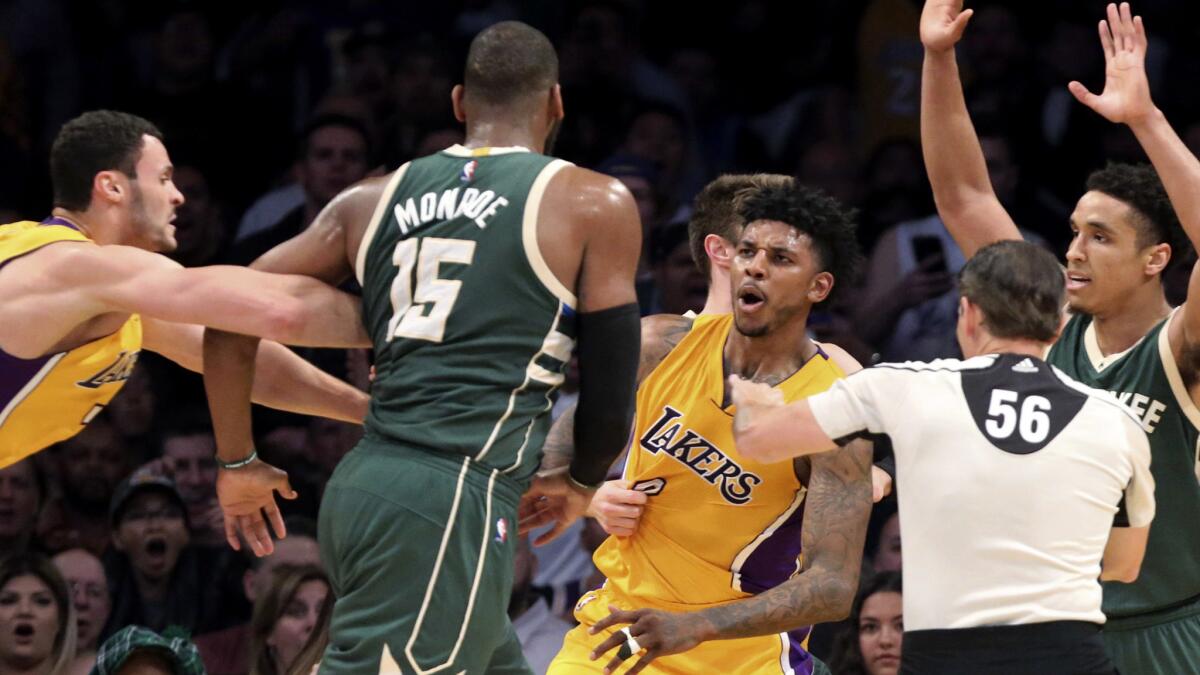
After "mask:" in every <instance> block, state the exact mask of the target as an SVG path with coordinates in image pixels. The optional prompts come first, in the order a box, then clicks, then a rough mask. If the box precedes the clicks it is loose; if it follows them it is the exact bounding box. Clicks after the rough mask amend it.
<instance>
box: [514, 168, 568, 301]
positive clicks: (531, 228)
mask: <svg viewBox="0 0 1200 675" xmlns="http://www.w3.org/2000/svg"><path fill="white" fill-rule="evenodd" d="M568 166H573V165H572V164H571V163H570V162H566V161H563V160H561V159H556V160H554V161H553V162H550V163H549V164H547V165H546V168H544V169H542V172H541V173H539V174H538V177H537V178H536V179H534V181H533V187H531V188H530V189H529V196H528V197H527V198H526V201H525V215H524V219H523V220H522V222H521V238H522V241H524V243H525V257H526V258H528V259H529V265H530V266H531V267H533V272H534V274H537V277H538V279H541V281H542V283H543V284H544V285H545V286H546V289H547V290H549V291H550V292H551V293H553V294H554V296H555V297H557V298H558V299H559V300H562V301H563V302H565V303H567V306H568V307H571V308H573V309H578V308H579V304H578V300H577V299H576V298H575V294H574V293H572V292H571V291H570V290H568V289H567V287H566V286H564V285H563V283H562V282H561V281H559V279H558V277H556V276H554V272H552V271H551V270H550V266H549V265H547V264H546V259H545V258H543V257H542V249H541V247H540V246H538V237H537V223H538V213H539V212H540V211H541V207H542V197H544V196H545V194H546V186H547V185H549V184H550V180H551V179H552V178H554V176H555V175H556V174H557V173H558V172H559V171H561V170H562V169H564V168H565V167H568Z"/></svg>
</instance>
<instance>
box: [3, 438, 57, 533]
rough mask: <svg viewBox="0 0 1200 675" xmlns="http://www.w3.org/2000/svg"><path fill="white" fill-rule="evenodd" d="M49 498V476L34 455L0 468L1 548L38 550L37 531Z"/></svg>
mask: <svg viewBox="0 0 1200 675" xmlns="http://www.w3.org/2000/svg"><path fill="white" fill-rule="evenodd" d="M45 498H46V479H45V477H44V476H43V475H42V471H41V469H40V468H39V467H38V465H37V462H36V461H35V458H34V457H26V458H25V459H23V460H21V461H19V462H17V463H16V464H10V465H8V466H6V467H4V468H3V469H0V551H3V552H4V553H5V554H10V553H11V554H17V553H25V552H27V551H31V550H37V548H38V546H37V542H36V541H35V540H34V532H35V531H36V529H37V521H38V511H39V510H40V509H41V507H42V504H43V503H45Z"/></svg>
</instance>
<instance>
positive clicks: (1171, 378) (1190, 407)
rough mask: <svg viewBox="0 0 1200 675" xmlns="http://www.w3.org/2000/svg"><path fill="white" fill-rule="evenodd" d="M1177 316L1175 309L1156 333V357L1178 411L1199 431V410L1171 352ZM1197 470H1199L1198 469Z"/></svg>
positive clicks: (1199, 468)
mask: <svg viewBox="0 0 1200 675" xmlns="http://www.w3.org/2000/svg"><path fill="white" fill-rule="evenodd" d="M1178 315H1179V309H1178V308H1176V309H1175V310H1174V311H1172V312H1171V318H1169V319H1167V325H1166V326H1163V329H1162V330H1161V331H1159V333H1158V356H1159V358H1161V359H1162V363H1163V370H1164V371H1166V373H1167V382H1168V383H1170V385H1171V393H1173V394H1175V402H1176V403H1178V404H1179V409H1180V410H1182V411H1183V414H1184V415H1185V416H1187V418H1188V421H1190V422H1191V423H1192V426H1194V427H1196V428H1197V429H1200V408H1197V407H1196V402H1195V401H1194V400H1193V399H1192V395H1191V393H1190V392H1188V390H1187V386H1185V385H1184V384H1183V375H1182V374H1181V373H1180V372H1179V364H1178V363H1176V362H1175V353H1174V352H1173V351H1171V322H1172V321H1175V319H1176V317H1177V316H1178ZM1197 469H1198V470H1200V467H1197Z"/></svg>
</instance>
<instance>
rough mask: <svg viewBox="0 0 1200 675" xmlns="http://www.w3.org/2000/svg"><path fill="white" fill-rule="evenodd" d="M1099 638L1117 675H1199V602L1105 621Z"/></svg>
mask: <svg viewBox="0 0 1200 675" xmlns="http://www.w3.org/2000/svg"><path fill="white" fill-rule="evenodd" d="M1101 635H1102V636H1103V637H1104V646H1105V647H1106V648H1107V649H1108V655H1109V656H1110V657H1111V658H1112V660H1113V665H1115V666H1116V667H1117V669H1118V670H1119V671H1120V672H1121V675H1200V602H1194V603H1189V604H1187V605H1184V606H1183V607H1178V608H1175V609H1172V610H1167V611H1164V612H1155V613H1152V614H1142V615H1138V616H1131V617H1122V618H1117V619H1109V620H1108V623H1106V624H1105V625H1104V631H1103V633H1102V634H1101Z"/></svg>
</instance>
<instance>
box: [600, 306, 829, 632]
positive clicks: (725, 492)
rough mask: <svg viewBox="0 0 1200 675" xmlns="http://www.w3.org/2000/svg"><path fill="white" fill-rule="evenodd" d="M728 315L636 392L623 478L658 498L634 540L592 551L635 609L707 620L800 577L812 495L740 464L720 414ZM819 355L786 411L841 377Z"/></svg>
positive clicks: (757, 466)
mask: <svg viewBox="0 0 1200 675" xmlns="http://www.w3.org/2000/svg"><path fill="white" fill-rule="evenodd" d="M732 325H733V318H732V316H730V315H723V316H716V317H709V316H703V317H699V318H697V319H696V322H695V324H693V327H692V330H691V331H690V332H689V334H688V335H687V336H685V337H684V339H683V340H682V341H681V342H680V343H679V345H678V346H676V347H675V349H674V350H672V351H671V353H670V354H668V355H667V357H666V359H664V360H663V362H662V363H660V364H659V365H658V367H657V368H656V369H655V370H654V371H653V372H652V373H651V374H650V375H649V377H647V378H646V380H645V381H644V382H643V383H642V385H641V388H640V389H639V391H638V399H637V423H636V431H635V436H634V439H633V444H632V447H631V448H630V451H629V459H628V461H627V463H626V467H625V478H626V479H627V480H629V481H630V482H631V483H632V485H633V488H634V489H636V490H640V491H643V492H645V493H646V494H648V495H650V497H649V499H648V500H647V502H646V506H645V509H644V511H643V513H642V517H641V520H640V521H639V523H638V527H637V530H636V532H635V533H634V535H633V536H631V537H624V538H619V537H609V538H608V539H607V540H606V541H605V542H604V543H603V544H602V545H601V547H600V548H599V549H598V550H597V551H596V555H595V561H596V566H597V567H598V568H599V569H600V571H601V572H603V573H604V574H605V576H606V577H607V578H608V583H607V585H606V589H608V590H610V591H611V592H612V593H613V595H614V596H617V597H622V599H625V600H627V601H629V602H631V603H632V604H633V605H635V606H639V607H645V606H649V607H659V608H662V609H685V608H686V609H701V608H703V607H705V606H711V605H715V604H720V603H725V602H728V601H731V600H736V599H739V598H744V597H747V596H749V595H752V594H754V593H758V592H761V591H764V590H767V589H769V588H772V587H774V586H776V585H778V584H780V583H782V582H783V581H785V580H787V579H788V578H789V577H791V576H792V575H793V574H795V573H796V572H797V571H798V570H799V568H800V528H801V523H802V521H803V515H804V510H803V509H802V508H801V503H802V501H803V499H804V493H805V490H804V487H803V486H802V485H801V484H800V481H799V480H798V479H797V478H796V474H795V470H794V468H793V466H792V463H791V462H782V463H777V464H762V463H759V462H755V461H751V460H749V459H746V458H744V457H742V456H741V455H739V454H738V452H737V450H736V448H735V447H734V442H733V412H734V411H733V409H732V408H729V409H724V408H722V407H721V402H722V398H723V394H724V387H725V381H724V380H725V378H724V368H723V364H722V361H723V352H724V346H725V340H726V337H727V336H728V335H729V330H730V328H731V326H732ZM844 375H845V374H844V373H843V372H842V370H841V369H840V368H839V367H838V366H837V365H836V364H834V362H833V361H832V360H831V359H830V358H829V357H828V355H826V354H825V353H823V352H818V354H817V355H816V356H814V357H813V358H812V359H810V360H809V361H808V362H807V363H805V364H804V366H803V367H802V368H801V369H800V370H798V371H797V372H796V373H794V374H793V375H792V376H791V377H789V378H788V379H787V380H785V381H784V382H782V383H780V384H779V385H778V387H777V388H778V389H780V390H781V391H782V392H783V395H784V398H785V399H787V400H788V401H792V400H796V399H800V398H804V397H806V396H809V395H812V394H815V393H818V392H821V391H824V390H826V389H828V388H829V387H830V386H831V385H832V384H833V382H834V381H835V380H837V379H838V378H841V377H844Z"/></svg>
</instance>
